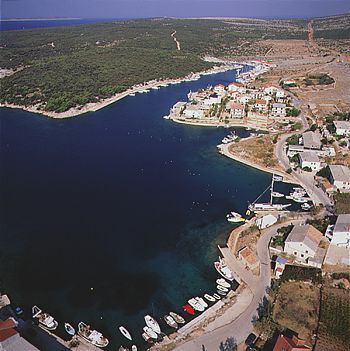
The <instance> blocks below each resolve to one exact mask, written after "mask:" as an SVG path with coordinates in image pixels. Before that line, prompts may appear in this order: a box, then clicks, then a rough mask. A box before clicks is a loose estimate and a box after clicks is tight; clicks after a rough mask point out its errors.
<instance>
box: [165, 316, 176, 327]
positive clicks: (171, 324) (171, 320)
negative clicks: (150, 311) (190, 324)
mask: <svg viewBox="0 0 350 351" xmlns="http://www.w3.org/2000/svg"><path fill="white" fill-rule="evenodd" d="M164 320H165V323H166V324H168V326H169V327H172V328H175V329H177V328H178V327H179V326H178V324H177V323H176V321H175V319H174V318H173V317H171V316H169V315H165V316H164Z"/></svg>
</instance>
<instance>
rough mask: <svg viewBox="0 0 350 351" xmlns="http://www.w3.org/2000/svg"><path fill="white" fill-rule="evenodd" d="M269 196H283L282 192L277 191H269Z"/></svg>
mask: <svg viewBox="0 0 350 351" xmlns="http://www.w3.org/2000/svg"><path fill="white" fill-rule="evenodd" d="M271 196H273V197H284V194H282V193H279V192H277V191H273V192H271Z"/></svg>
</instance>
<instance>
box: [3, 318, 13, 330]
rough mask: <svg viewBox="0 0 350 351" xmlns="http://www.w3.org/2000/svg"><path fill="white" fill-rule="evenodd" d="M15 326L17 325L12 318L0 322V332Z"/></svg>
mask: <svg viewBox="0 0 350 351" xmlns="http://www.w3.org/2000/svg"><path fill="white" fill-rule="evenodd" d="M16 325H17V324H16V322H15V320H14V319H13V318H8V319H6V321H0V331H1V330H6V329H11V328H14V327H15V326H16Z"/></svg>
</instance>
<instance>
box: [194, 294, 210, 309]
mask: <svg viewBox="0 0 350 351" xmlns="http://www.w3.org/2000/svg"><path fill="white" fill-rule="evenodd" d="M196 300H197V301H198V302H199V303H200V304H201V305H202V306H203V307H204V308H207V307H208V304H207V303H206V302H205V301H204V300H203V299H202V298H201V297H198V296H197V297H196Z"/></svg>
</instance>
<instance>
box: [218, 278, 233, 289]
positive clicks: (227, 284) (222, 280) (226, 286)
mask: <svg viewBox="0 0 350 351" xmlns="http://www.w3.org/2000/svg"><path fill="white" fill-rule="evenodd" d="M216 284H218V285H221V286H223V287H224V288H230V287H231V284H230V283H229V282H227V281H226V280H225V279H224V278H220V279H216Z"/></svg>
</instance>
